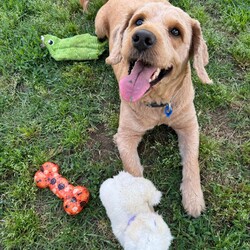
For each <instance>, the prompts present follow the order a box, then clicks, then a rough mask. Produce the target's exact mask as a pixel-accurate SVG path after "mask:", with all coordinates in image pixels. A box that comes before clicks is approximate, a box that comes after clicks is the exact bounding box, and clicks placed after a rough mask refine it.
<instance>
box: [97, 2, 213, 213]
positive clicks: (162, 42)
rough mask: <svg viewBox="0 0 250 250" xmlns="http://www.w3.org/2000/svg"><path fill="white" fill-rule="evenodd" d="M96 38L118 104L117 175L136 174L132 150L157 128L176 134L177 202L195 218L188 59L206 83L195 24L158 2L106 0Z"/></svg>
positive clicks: (197, 194) (199, 202)
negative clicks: (105, 53) (102, 45)
mask: <svg viewBox="0 0 250 250" xmlns="http://www.w3.org/2000/svg"><path fill="white" fill-rule="evenodd" d="M95 29H96V35H97V36H98V37H99V38H100V39H103V38H108V39H109V50H110V54H109V57H108V58H107V59H106V62H107V63H108V64H111V65H112V67H113V70H114V73H115V75H116V78H117V80H118V82H119V88H120V97H121V106H120V120H119V128H118V132H117V134H116V135H115V137H114V138H115V141H116V143H117V146H118V149H119V153H120V156H121V159H122V162H123V165H124V169H125V170H126V171H128V172H129V173H131V174H133V175H134V176H142V174H143V167H142V165H141V163H140V158H139V156H138V152H137V147H138V144H139V142H140V141H141V139H142V136H143V135H144V133H145V132H146V131H147V130H149V129H152V128H153V127H155V126H156V125H160V124H167V125H168V126H171V127H172V128H173V129H174V130H175V131H176V133H177V135H178V141H179V149H180V154H181V157H182V164H183V171H182V174H183V179H182V184H181V192H182V203H183V206H184V208H185V210H186V211H187V213H188V214H189V215H191V216H193V217H198V216H199V215H200V213H201V212H202V211H203V210H204V209H205V203H204V198H203V193H202V190H201V184H200V173H199V172H200V171H199V164H198V153H199V152H198V151H199V127H198V122H197V117H196V112H195V108H194V104H193V99H194V88H193V85H192V81H191V69H190V63H189V60H190V58H193V67H194V69H195V70H196V73H197V75H198V77H199V78H200V80H201V81H202V82H203V83H211V80H210V79H209V77H208V75H207V72H206V70H205V68H204V67H205V65H206V64H207V63H208V52H207V46H206V44H205V41H204V40H203V37H202V32H201V28H200V24H199V22H198V21H197V20H194V19H192V18H191V17H190V16H189V15H188V14H187V13H185V12H184V11H182V10H181V9H179V8H176V7H174V6H173V5H171V4H170V3H169V2H167V1H164V0H130V1H129V0H109V1H108V2H107V3H106V4H104V5H103V6H102V7H101V9H100V10H99V12H98V13H97V16H96V19H95Z"/></svg>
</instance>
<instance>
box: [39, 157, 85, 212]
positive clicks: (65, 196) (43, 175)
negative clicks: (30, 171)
mask: <svg viewBox="0 0 250 250" xmlns="http://www.w3.org/2000/svg"><path fill="white" fill-rule="evenodd" d="M58 172H59V166H58V165H57V164H55V163H52V162H45V163H44V164H43V165H42V166H41V167H40V170H38V171H37V172H36V174H35V177H34V180H35V183H36V185H37V186H38V187H39V188H47V187H49V188H50V190H51V191H52V192H53V193H54V194H55V195H56V196H57V197H59V198H60V199H62V200H63V207H64V210H65V211H66V213H67V214H69V215H75V214H78V213H80V212H81V211H82V209H83V208H84V207H85V205H86V204H87V203H88V201H89V195H90V194H89V191H88V189H87V188H86V187H83V186H76V187H74V186H73V185H71V184H69V182H68V181H67V179H65V178H64V177H62V176H61V175H60V174H59V173H58Z"/></svg>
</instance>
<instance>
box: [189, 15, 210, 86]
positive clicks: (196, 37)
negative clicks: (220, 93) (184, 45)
mask: <svg viewBox="0 0 250 250" xmlns="http://www.w3.org/2000/svg"><path fill="white" fill-rule="evenodd" d="M192 32H193V34H192V43H191V49H190V57H192V58H193V67H194V69H195V70H196V73H197V75H198V77H199V78H200V80H201V81H202V82H203V83H212V80H211V79H210V78H209V76H208V74H207V72H206V70H205V66H206V65H207V64H208V51H207V45H206V43H205V41H204V39H203V36H202V32H201V27H200V23H199V22H198V21H197V20H192Z"/></svg>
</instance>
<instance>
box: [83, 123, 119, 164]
mask: <svg viewBox="0 0 250 250" xmlns="http://www.w3.org/2000/svg"><path fill="white" fill-rule="evenodd" d="M89 136H90V139H89V141H88V142H87V147H88V148H89V149H91V152H92V158H93V159H94V160H107V159H109V157H110V156H111V155H112V154H113V153H114V152H116V146H115V143H114V142H113V136H112V135H109V134H108V132H107V130H106V128H105V126H104V125H103V124H102V125H99V126H98V127H97V128H96V129H95V130H94V131H90V133H89Z"/></svg>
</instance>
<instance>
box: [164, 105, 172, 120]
mask: <svg viewBox="0 0 250 250" xmlns="http://www.w3.org/2000/svg"><path fill="white" fill-rule="evenodd" d="M164 113H165V115H166V117H170V116H171V115H172V113H173V109H172V106H171V103H169V104H167V105H166V107H165V109H164Z"/></svg>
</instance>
